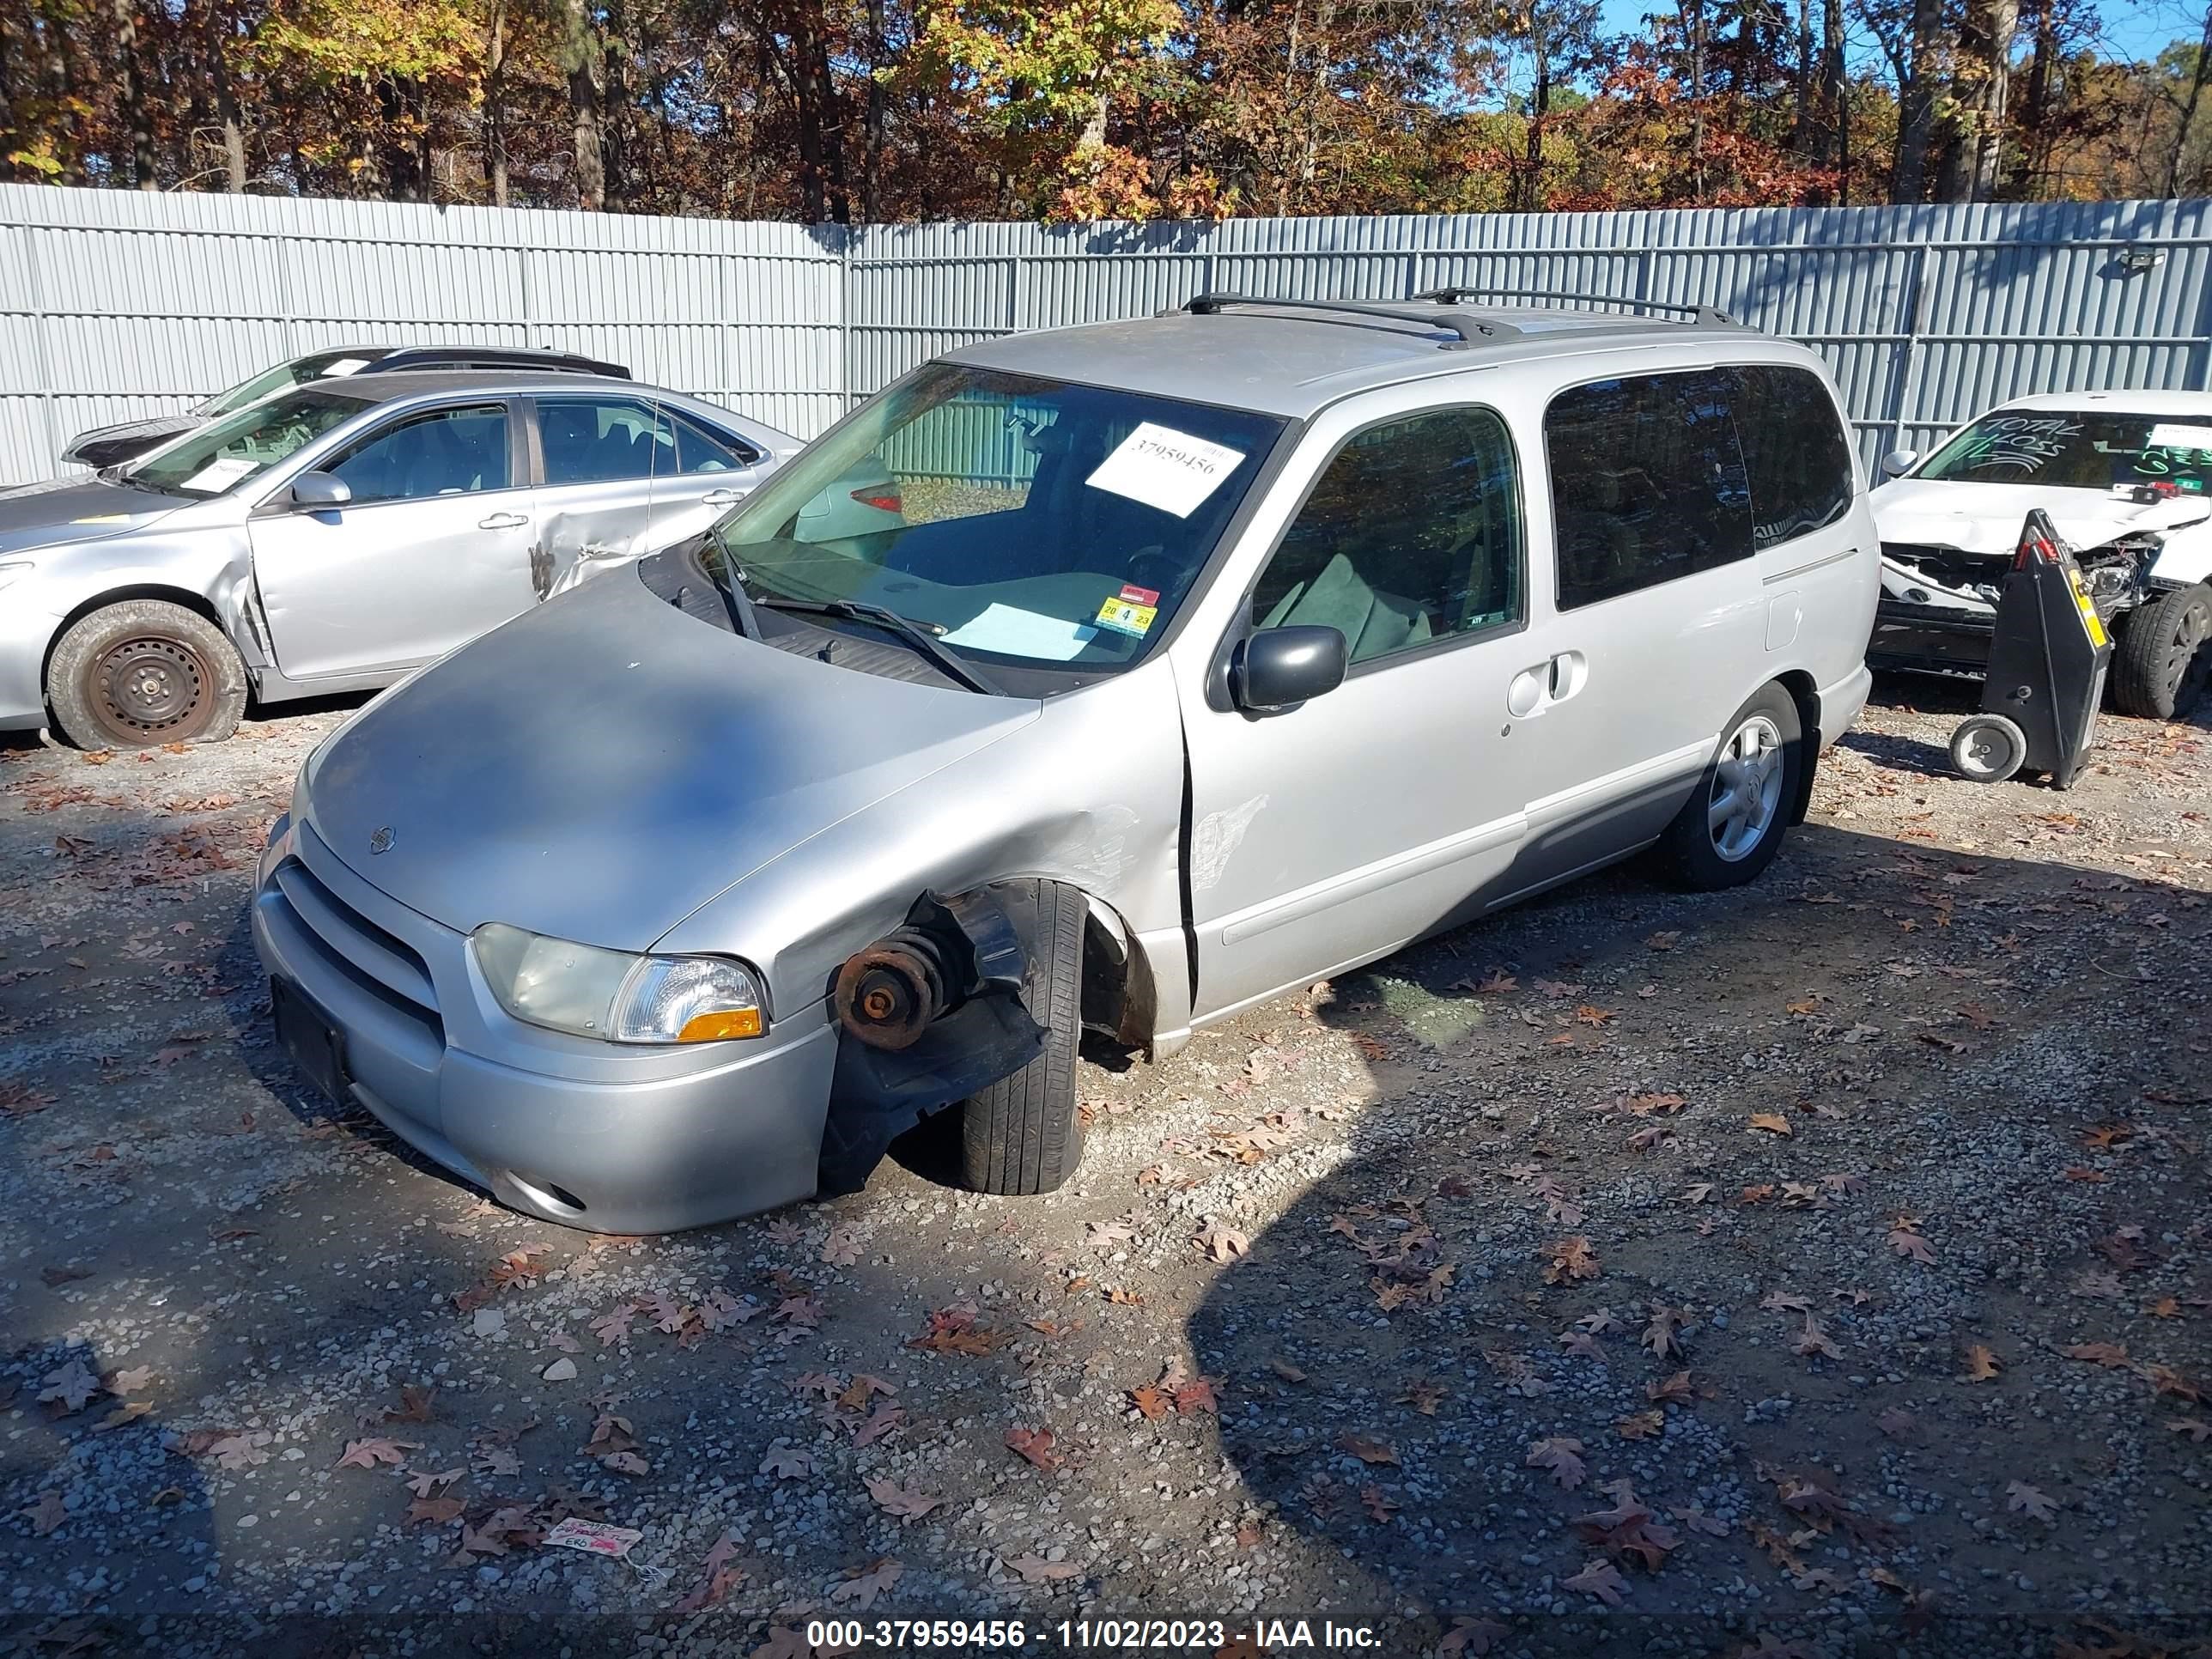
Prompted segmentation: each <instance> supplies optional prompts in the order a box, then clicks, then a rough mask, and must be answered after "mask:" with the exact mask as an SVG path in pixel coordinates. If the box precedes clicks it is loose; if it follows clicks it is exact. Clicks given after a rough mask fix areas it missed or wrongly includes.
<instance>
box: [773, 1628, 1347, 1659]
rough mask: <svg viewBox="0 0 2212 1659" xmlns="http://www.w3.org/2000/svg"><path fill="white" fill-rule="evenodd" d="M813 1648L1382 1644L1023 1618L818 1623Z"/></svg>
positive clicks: (1238, 1650)
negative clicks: (1037, 1621) (1032, 1622)
mask: <svg viewBox="0 0 2212 1659" xmlns="http://www.w3.org/2000/svg"><path fill="white" fill-rule="evenodd" d="M806 1640H807V1643H808V1644H809V1645H810V1646H811V1647H815V1648H819V1649H824V1650H829V1651H830V1652H853V1651H857V1650H864V1649H870V1648H873V1649H877V1650H886V1651H890V1652H899V1651H902V1650H912V1651H915V1652H925V1651H927V1652H937V1653H989V1652H994V1651H1010V1650H1021V1649H1024V1648H1027V1647H1028V1646H1029V1645H1030V1643H1032V1642H1035V1643H1036V1644H1038V1645H1039V1646H1041V1647H1045V1648H1048V1649H1051V1650H1055V1651H1058V1652H1061V1653H1077V1654H1091V1653H1099V1654H1104V1653H1133V1652H1171V1651H1183V1652H1194V1653H1200V1654H1204V1655H1206V1656H1208V1659H1212V1656H1216V1655H1222V1654H1232V1653H1233V1654H1242V1653H1251V1654H1255V1655H1257V1654H1262V1653H1269V1652H1277V1651H1286V1650H1302V1649H1310V1650H1319V1649H1326V1648H1337V1649H1351V1650H1362V1649H1365V1650H1373V1649H1376V1648H1379V1647H1380V1646H1381V1645H1382V1642H1381V1638H1379V1637H1378V1636H1377V1635H1376V1632H1375V1631H1374V1629H1373V1628H1372V1627H1371V1626H1366V1625H1340V1624H1337V1623H1336V1622H1335V1621H1334V1620H1327V1619H1324V1620H1309V1619H1259V1620H1253V1621H1252V1622H1251V1623H1250V1624H1249V1625H1245V1624H1243V1623H1242V1622H1241V1621H1240V1622H1239V1623H1238V1624H1236V1625H1233V1626H1232V1625H1231V1623H1230V1622H1229V1621H1228V1620H1224V1619H1075V1620H1071V1619H1063V1620H1060V1621H1059V1622H1058V1623H1056V1624H1045V1625H1037V1626H1030V1625H1028V1624H1026V1623H1024V1621H1023V1620H1018V1619H993V1620H967V1619H873V1620H861V1619H817V1620H809V1621H808V1623H807V1626H806Z"/></svg>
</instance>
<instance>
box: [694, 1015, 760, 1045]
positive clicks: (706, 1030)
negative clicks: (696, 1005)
mask: <svg viewBox="0 0 2212 1659" xmlns="http://www.w3.org/2000/svg"><path fill="white" fill-rule="evenodd" d="M760 1034H761V1014H760V1010H759V1009H757V1008H726V1009H722V1010H720V1011H718V1012H714V1013H708V1014H694V1015H692V1016H691V1018H689V1019H687V1020H685V1021H684V1029H683V1030H681V1031H678V1033H677V1034H676V1040H677V1041H678V1042H720V1041H721V1040H722V1039H723V1038H724V1037H752V1036H759V1035H760Z"/></svg>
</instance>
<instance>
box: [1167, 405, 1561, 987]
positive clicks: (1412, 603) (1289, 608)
mask: <svg viewBox="0 0 2212 1659" xmlns="http://www.w3.org/2000/svg"><path fill="white" fill-rule="evenodd" d="M1431 395H1433V394H1431ZM1378 404H1382V405H1383V407H1380V408H1378V407H1377V405H1378ZM1360 408H1361V410H1364V413H1355V412H1352V411H1349V410H1346V411H1342V412H1340V413H1339V414H1337V415H1336V416H1333V417H1331V422H1332V424H1334V426H1335V427H1336V428H1337V435H1335V436H1334V437H1332V436H1328V435H1325V433H1324V434H1322V435H1319V436H1321V437H1322V441H1323V442H1324V443H1332V442H1333V443H1334V453H1329V452H1328V451H1324V452H1323V453H1326V454H1327V455H1328V459H1327V460H1326V462H1325V464H1324V465H1322V467H1321V468H1320V470H1319V471H1318V473H1317V474H1316V476H1315V477H1314V478H1313V480H1312V483H1311V484H1310V488H1309V489H1308V490H1307V493H1306V496H1305V500H1304V502H1303V504H1302V505H1301V506H1300V507H1298V509H1297V513H1296V515H1295V516H1294V517H1293V518H1292V519H1291V522H1290V523H1289V525H1288V526H1286V527H1285V530H1284V532H1283V533H1282V535H1281V537H1280V538H1279V540H1278V541H1277V542H1276V543H1275V544H1274V546H1273V549H1272V550H1271V551H1270V552H1269V554H1268V556H1267V561H1266V562H1265V564H1264V565H1263V566H1262V568H1261V571H1260V574H1259V575H1258V577H1257V579H1256V581H1255V584H1254V586H1253V587H1252V589H1251V591H1250V593H1249V597H1248V599H1247V600H1246V602H1245V603H1246V607H1247V614H1246V616H1245V617H1243V618H1241V619H1240V624H1241V626H1243V627H1248V628H1249V629H1254V630H1257V629H1267V628H1273V627H1285V626H1301V625H1320V626H1324V627H1332V628H1334V629H1337V630H1338V631H1339V632H1340V633H1341V634H1343V635H1344V636H1345V639H1346V644H1347V647H1348V656H1349V659H1350V668H1349V671H1348V672H1347V674H1346V678H1345V680H1344V683H1343V684H1341V685H1340V686H1339V687H1338V688H1337V689H1336V690H1334V691H1331V692H1329V693H1328V694H1327V695H1326V696H1321V697H1316V698H1315V699H1313V700H1312V701H1311V702H1306V703H1304V704H1302V705H1299V706H1297V708H1291V709H1289V710H1287V711H1285V712H1281V713H1276V714H1265V715H1259V716H1255V715H1253V714H1248V713H1245V712H1243V710H1240V709H1237V708H1230V707H1227V706H1226V703H1225V699H1223V698H1222V697H1220V696H1219V695H1218V690H1212V689H1209V688H1206V687H1199V688H1188V687H1187V688H1186V690H1185V691H1184V695H1183V701H1184V709H1183V720H1184V733H1185V739H1186V742H1187V744H1188V751H1189V764H1190V788H1191V845H1190V848H1189V851H1188V860H1189V869H1190V903H1191V913H1192V919H1193V921H1194V927H1195V931H1196V934H1197V949H1198V984H1197V987H1196V995H1195V999H1194V1004H1195V1006H1194V1013H1195V1014H1196V1016H1197V1017H1198V1018H1201V1019H1206V1018H1219V1017H1221V1016H1223V1015H1225V1014H1226V1013H1229V1012H1233V1011H1234V1010H1235V1009H1237V1008H1239V1007H1242V1006H1246V1005H1247V1004H1249V1003H1251V1002H1254V1001H1256V1000H1260V999H1261V998H1264V997H1267V996H1268V995H1271V994H1274V993H1276V992H1278V991H1280V990H1282V989H1284V988H1285V987H1288V986H1291V985H1294V984H1297V983H1299V982H1302V981H1306V980H1310V979H1313V978H1316V977H1318V976H1321V975H1326V974H1328V973H1332V972H1334V971H1337V970H1339V969H1344V968H1348V967H1351V966H1354V965H1356V964H1358V963H1364V962H1368V961H1371V960H1373V959H1374V958H1375V957H1378V956H1381V955H1383V953H1385V952H1387V951H1391V950H1393V949H1395V948H1396V947H1397V946H1399V945H1403V944H1406V943H1407V942H1409V941H1410V940H1413V939H1418V938H1419V937H1421V936H1422V935H1424V934H1426V933H1432V932H1434V931H1436V930H1437V929H1438V928H1440V927H1448V926H1450V925H1453V924H1454V923H1455V922H1457V921H1463V920H1466V919H1467V918H1468V917H1470V916H1472V915H1474V914H1475V913H1476V912H1477V911H1479V910H1480V908H1481V906H1482V903H1483V902H1484V901H1485V900H1486V897H1487V896H1489V895H1490V894H1492V892H1493V891H1494V890H1495V889H1496V886H1497V884H1498V883H1499V881H1500V880H1501V879H1502V878H1504V875H1505V873H1506V872H1507V871H1508V870H1509V869H1510V866H1511V865H1512V862H1513V860H1514V856H1515V854H1516V850H1517V848H1519V846H1520V844H1521V840H1522V831H1523V827H1524V815H1523V809H1522V790H1521V787H1520V782H1521V780H1520V767H1519V764H1518V763H1519V762H1520V761H1521V759H1522V756H1521V753H1520V750H1521V749H1522V746H1523V745H1525V744H1528V742H1529V741H1530V738H1528V737H1527V736H1514V735H1512V734H1513V733H1514V732H1516V729H1517V727H1516V721H1515V720H1514V717H1513V715H1512V714H1511V712H1510V708H1509V704H1508V698H1509V695H1510V687H1511V685H1512V683H1513V681H1514V680H1515V678H1516V676H1518V675H1520V674H1521V673H1522V671H1524V670H1525V669H1527V668H1528V665H1529V664H1530V663H1531V662H1532V661H1534V660H1537V658H1536V657H1535V656H1534V655H1533V654H1532V650H1531V647H1530V645H1529V641H1528V628H1527V620H1526V618H1527V616H1528V569H1527V553H1526V550H1525V547H1524V545H1523V537H1522V503H1521V480H1520V476H1519V469H1518V466H1517V465H1516V461H1515V457H1514V447H1513V442H1512V439H1511V437H1510V434H1509V432H1508V429H1507V427H1506V424H1505V422H1504V419H1503V418H1502V417H1501V416H1499V415H1498V413H1497V412H1496V411H1494V410H1490V409H1487V408H1484V407H1480V406H1477V405H1471V404H1468V405H1455V406H1449V407H1445V408H1441V409H1439V408H1433V407H1431V408H1427V409H1421V410H1414V411H1412V412H1407V413H1392V412H1389V410H1388V404H1387V400H1385V399H1382V398H1376V399H1363V400H1362V403H1361V405H1360ZM1346 428H1351V429H1349V430H1346ZM1298 488H1299V486H1298V485H1297V483H1296V482H1295V481H1294V480H1293V479H1291V478H1288V477H1286V478H1285V479H1284V480H1283V481H1282V482H1281V483H1279V484H1278V485H1277V489H1279V490H1288V491H1295V490H1297V489H1298Z"/></svg>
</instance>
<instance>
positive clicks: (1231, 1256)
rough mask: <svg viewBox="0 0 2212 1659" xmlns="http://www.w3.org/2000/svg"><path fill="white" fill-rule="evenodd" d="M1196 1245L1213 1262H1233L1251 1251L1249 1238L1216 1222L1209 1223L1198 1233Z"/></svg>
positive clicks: (1247, 1235)
mask: <svg viewBox="0 0 2212 1659" xmlns="http://www.w3.org/2000/svg"><path fill="white" fill-rule="evenodd" d="M1196 1243H1197V1245H1198V1247H1199V1249H1201V1250H1203V1251H1205V1252H1206V1256H1207V1259H1208V1260H1210V1261H1235V1260H1236V1259H1237V1257H1238V1256H1240V1255H1247V1254H1249V1252H1250V1250H1251V1249H1252V1240H1251V1237H1250V1236H1249V1234H1246V1233H1241V1232H1239V1231H1237V1229H1236V1228H1234V1227H1230V1226H1225V1225H1223V1224H1222V1223H1220V1222H1218V1221H1209V1222H1207V1223H1206V1226H1205V1228H1204V1229H1203V1230H1202V1231H1200V1233H1199V1235H1198V1237H1197V1240H1196Z"/></svg>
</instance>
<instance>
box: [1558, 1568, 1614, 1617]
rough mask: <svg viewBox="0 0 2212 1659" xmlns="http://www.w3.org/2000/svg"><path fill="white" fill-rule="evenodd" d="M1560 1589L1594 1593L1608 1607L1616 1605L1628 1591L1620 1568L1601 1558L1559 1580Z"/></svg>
mask: <svg viewBox="0 0 2212 1659" xmlns="http://www.w3.org/2000/svg"><path fill="white" fill-rule="evenodd" d="M1559 1588H1560V1589H1571V1590H1580V1591H1581V1592H1582V1593H1583V1595H1595V1597H1597V1599H1598V1600H1599V1601H1602V1602H1604V1603H1605V1604H1606V1606H1607V1607H1619V1606H1620V1603H1621V1598H1622V1597H1623V1596H1625V1595H1627V1593H1628V1581H1627V1580H1626V1578H1623V1577H1621V1576H1620V1568H1618V1567H1616V1566H1614V1565H1613V1563H1612V1562H1610V1561H1607V1560H1604V1559H1598V1560H1595V1561H1592V1562H1591V1563H1589V1565H1587V1566H1585V1567H1584V1568H1583V1570H1582V1571H1580V1572H1578V1573H1577V1574H1575V1576H1574V1577H1571V1578H1562V1579H1561V1580H1559Z"/></svg>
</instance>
